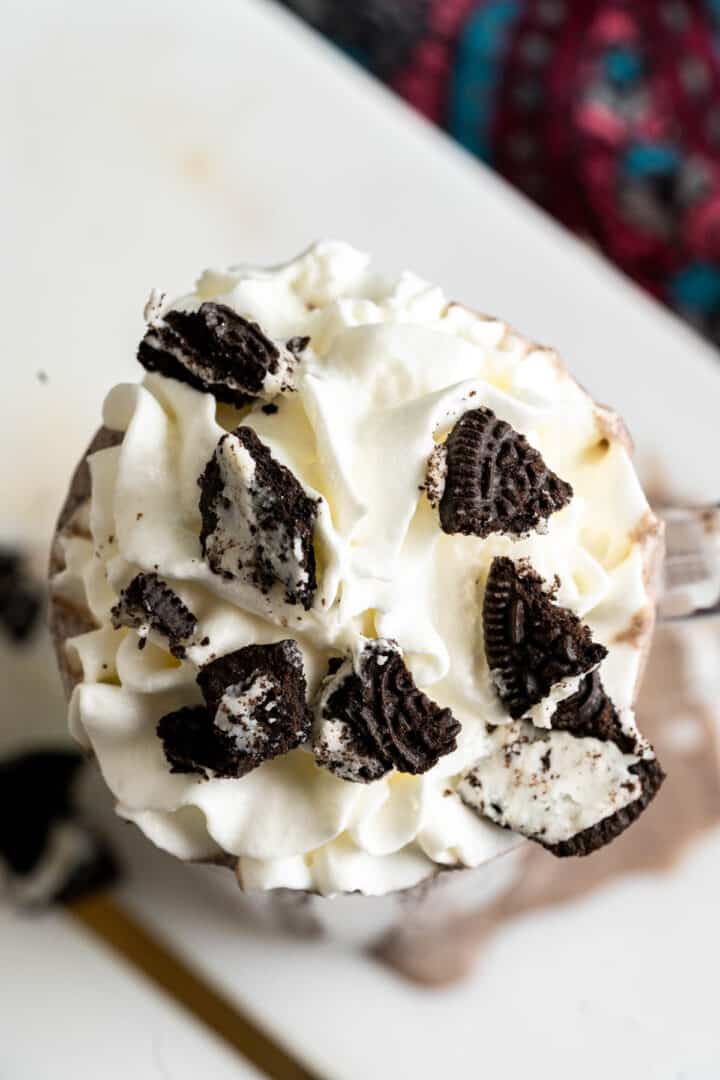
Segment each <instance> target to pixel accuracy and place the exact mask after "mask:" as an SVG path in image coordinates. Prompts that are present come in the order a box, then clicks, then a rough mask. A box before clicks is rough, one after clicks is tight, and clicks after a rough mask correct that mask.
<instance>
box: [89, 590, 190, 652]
mask: <svg viewBox="0 0 720 1080" xmlns="http://www.w3.org/2000/svg"><path fill="white" fill-rule="evenodd" d="M110 614H111V617H112V624H113V626H114V627H115V628H116V629H117V628H118V627H120V626H130V627H133V628H134V629H136V630H140V631H144V632H145V634H147V633H148V632H149V631H150V630H154V631H156V633H158V634H164V635H165V637H167V639H168V645H169V648H170V652H171V653H172V654H173V656H177V657H178V659H180V660H181V659H182V658H183V657H184V656H185V649H186V647H187V645H188V644H189V643H190V641H191V639H192V637H193V635H194V633H195V630H196V628H197V619H196V618H195V616H194V615H193V613H192V611H190V609H189V608H188V607H186V606H185V604H184V603H183V602H182V600H181V599H180V597H179V596H178V595H177V593H175V592H173V590H172V589H171V588H170V586H169V585H167V584H166V583H165V582H164V581H163V580H162V579H161V578H159V577H158V575H157V574H152V573H150V574H144V573H141V574H137V576H136V577H134V578H133V579H132V581H131V582H130V584H129V585H128V587H127V588H126V589H123V591H122V593H121V594H120V599H119V601H118V603H117V604H116V605H115V607H114V608H113V609H112V611H111V613H110ZM143 644H144V641H143V640H141V645H143Z"/></svg>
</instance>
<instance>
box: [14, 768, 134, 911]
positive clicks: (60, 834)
mask: <svg viewBox="0 0 720 1080" xmlns="http://www.w3.org/2000/svg"><path fill="white" fill-rule="evenodd" d="M82 766H83V759H82V757H81V756H80V754H76V753H74V752H69V751H64V750H36V751H33V752H32V753H26V754H19V755H17V756H14V757H10V758H6V759H4V760H2V761H0V870H2V869H3V864H4V868H5V869H6V873H7V880H8V884H9V892H10V896H11V898H12V899H13V900H15V901H16V902H17V903H18V904H20V905H27V906H38V905H43V904H49V903H66V902H69V901H71V900H74V899H77V898H78V897H80V896H82V895H85V894H86V893H89V892H94V891H96V890H97V889H100V888H104V887H105V886H107V885H109V884H111V883H112V881H113V880H114V879H115V877H116V874H117V869H116V865H115V861H114V859H113V857H112V855H111V854H110V851H109V850H108V848H107V846H106V844H105V842H104V841H103V839H102V838H101V837H100V836H99V835H98V834H97V833H96V831H95V830H94V829H93V828H92V827H90V826H89V825H88V824H87V823H86V822H85V821H84V820H83V817H82V815H81V814H80V813H79V811H78V810H77V808H76V806H75V800H74V798H73V787H74V784H75V782H76V780H77V778H78V774H79V772H80V770H81V769H82Z"/></svg>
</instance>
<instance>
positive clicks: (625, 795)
mask: <svg viewBox="0 0 720 1080" xmlns="http://www.w3.org/2000/svg"><path fill="white" fill-rule="evenodd" d="M492 744H493V745H494V750H493V751H492V752H491V753H490V754H488V756H487V757H485V758H482V759H481V760H480V761H479V762H477V763H476V764H475V765H474V766H473V767H472V768H471V769H469V770H468V771H467V772H466V773H465V774H464V776H463V777H462V778H461V780H460V783H459V785H458V794H459V795H460V797H461V798H462V800H463V802H465V803H466V805H467V806H469V807H471V808H472V809H473V810H475V811H477V812H478V813H479V814H482V815H483V817H486V818H488V819H489V820H490V821H492V822H494V823H495V824H496V825H500V826H502V827H503V828H507V829H512V830H513V831H514V832H517V833H519V834H521V835H523V836H526V837H527V838H528V839H530V840H534V841H535V842H536V843H539V844H542V845H543V847H546V848H547V849H548V850H549V851H551V852H552V853H553V854H555V855H558V856H567V855H588V854H590V853H591V852H592V851H595V850H597V848H599V847H602V846H603V845H604V844H607V843H609V842H610V841H611V840H613V839H614V838H615V837H616V836H619V835H620V833H621V832H622V831H623V830H624V829H626V828H627V827H628V826H629V825H631V824H632V822H633V821H635V819H636V818H637V817H639V815H640V814H641V813H642V811H643V810H644V809H645V808H646V807H647V805H648V804H649V803H650V801H651V799H652V798H653V796H654V795H655V794H656V793H657V791H658V789H659V788H660V785H661V783H662V781H663V779H664V774H663V771H662V769H661V767H660V765H659V764H658V762H657V761H656V760H655V759H654V758H653V757H651V756H649V755H650V753H651V751H649V749H647V748H644V747H643V746H642V744H641V740H640V739H637V740H635V741H634V744H633V747H632V748H631V749H630V750H626V749H625V748H624V746H620V745H618V743H616V742H615V741H614V740H603V739H599V738H598V737H597V735H587V734H583V735H576V734H573V733H571V732H569V731H565V730H558V731H556V730H550V731H548V730H547V729H540V728H536V727H534V726H533V725H532V724H530V723H529V722H528V721H526V720H521V721H516V722H514V723H511V724H508V725H504V726H502V727H500V728H497V729H496V731H495V733H493V736H492ZM625 745H627V744H625Z"/></svg>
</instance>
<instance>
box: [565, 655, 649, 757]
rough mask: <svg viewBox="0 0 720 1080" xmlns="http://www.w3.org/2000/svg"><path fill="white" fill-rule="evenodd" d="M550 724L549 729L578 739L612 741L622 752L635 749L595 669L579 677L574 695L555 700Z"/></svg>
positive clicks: (634, 742)
mask: <svg viewBox="0 0 720 1080" xmlns="http://www.w3.org/2000/svg"><path fill="white" fill-rule="evenodd" d="M550 726H551V728H552V729H553V731H569V732H570V734H571V735H574V736H575V737H576V738H578V739H582V738H592V739H600V741H601V742H614V743H616V744H617V745H618V746H619V747H620V749H621V750H622V751H623V753H625V754H632V753H634V752H635V750H636V749H637V741H636V740H635V739H633V738H632V736H630V735H628V734H626V733H625V732H624V731H623V728H622V725H621V723H620V717H619V716H618V712H617V709H616V708H615V706H614V705H613V703H612V701H611V700H610V698H609V697H608V695H607V694H606V693H605V688H604V687H603V684H602V679H601V678H600V672H599V671H598V670H597V669H596V670H595V671H591V672H590V674H589V675H586V676H585V677H584V678H583V679H582V680H581V682H580V685H579V687H578V689H577V691H576V692H575V693H574V694H571V695H570V697H567V698H564V700H563V701H560V702H558V705H557V708H556V709H555V712H554V713H553V716H552V719H551V721H550Z"/></svg>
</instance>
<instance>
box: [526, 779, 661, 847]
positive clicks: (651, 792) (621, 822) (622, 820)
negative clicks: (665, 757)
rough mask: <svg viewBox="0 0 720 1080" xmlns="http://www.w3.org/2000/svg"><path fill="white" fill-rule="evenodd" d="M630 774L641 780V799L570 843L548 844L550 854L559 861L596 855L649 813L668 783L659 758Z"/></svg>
mask: <svg viewBox="0 0 720 1080" xmlns="http://www.w3.org/2000/svg"><path fill="white" fill-rule="evenodd" d="M630 772H632V773H634V774H635V775H636V776H637V777H638V778H639V780H640V786H641V794H640V797H639V798H637V799H635V800H634V801H633V802H631V803H630V804H629V805H628V806H625V807H623V809H622V810H617V811H616V812H615V813H614V814H611V815H610V816H609V817H606V818H603V820H602V821H598V823H597V825H592V826H591V827H590V828H589V829H583V831H582V832H579V833H576V834H575V836H572V837H571V838H570V839H569V840H563V841H562V842H561V843H559V844H544V845H543V846H544V847H545V848H547V850H548V851H550V852H552V854H553V855H557V856H558V858H561V859H563V858H568V857H569V856H571V855H592V853H593V851H597V850H598V848H601V847H605V845H606V844H610V843H612V841H613V840H615V839H617V837H618V836H620V834H621V833H623V832H625V830H626V829H627V828H629V827H630V825H632V823H633V822H634V821H637V819H638V818H639V817H640V815H641V814H642V812H643V811H644V810H645V809H647V807H648V806H649V805H650V803H651V802H652V800H653V799H654V798H655V796H656V795H657V793H658V791H659V790H660V788H661V787H662V784H663V781H664V780H665V773H664V772H663V769H662V766H661V765H660V762H659V761H658V760H657V759H656V758H651V759H649V760H646V759H643V760H641V761H638V763H637V765H631V766H630Z"/></svg>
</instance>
